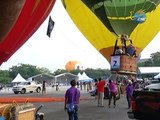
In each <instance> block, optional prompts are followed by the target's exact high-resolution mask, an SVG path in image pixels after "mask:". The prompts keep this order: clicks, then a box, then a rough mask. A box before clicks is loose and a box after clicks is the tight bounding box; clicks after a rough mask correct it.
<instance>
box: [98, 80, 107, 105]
mask: <svg viewBox="0 0 160 120" xmlns="http://www.w3.org/2000/svg"><path fill="white" fill-rule="evenodd" d="M105 84H106V81H105V80H102V79H101V78H99V80H98V84H97V89H98V101H97V102H98V107H104V105H103V98H104V86H105Z"/></svg>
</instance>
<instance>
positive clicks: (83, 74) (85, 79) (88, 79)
mask: <svg viewBox="0 0 160 120" xmlns="http://www.w3.org/2000/svg"><path fill="white" fill-rule="evenodd" d="M78 77H79V81H82V82H91V81H93V79H92V78H90V77H88V76H87V75H86V73H85V72H83V73H82V75H81V74H78Z"/></svg>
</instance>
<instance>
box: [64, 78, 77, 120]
mask: <svg viewBox="0 0 160 120" xmlns="http://www.w3.org/2000/svg"><path fill="white" fill-rule="evenodd" d="M70 84H71V87H70V88H69V89H67V91H66V93H65V103H64V110H65V111H66V110H67V105H69V104H74V111H73V112H70V111H67V112H68V116H69V120H78V106H79V98H80V91H79V90H78V89H77V88H76V87H75V86H76V81H75V80H72V81H71V82H70Z"/></svg>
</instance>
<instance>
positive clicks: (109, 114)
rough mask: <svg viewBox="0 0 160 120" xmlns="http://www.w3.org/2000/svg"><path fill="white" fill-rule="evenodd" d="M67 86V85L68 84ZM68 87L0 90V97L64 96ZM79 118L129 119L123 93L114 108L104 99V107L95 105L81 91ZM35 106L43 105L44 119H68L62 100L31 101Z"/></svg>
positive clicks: (97, 119) (86, 119) (91, 98)
mask: <svg viewBox="0 0 160 120" xmlns="http://www.w3.org/2000/svg"><path fill="white" fill-rule="evenodd" d="M68 87H69V86H68ZM68 87H60V90H59V91H56V90H55V88H51V87H48V88H47V93H46V94H45V95H42V94H41V93H26V94H14V93H13V92H12V91H11V90H8V89H6V90H2V91H0V96H1V97H17V96H18V97H20V96H21V97H58V98H64V94H65V91H66V89H67V88H68ZM81 98H83V99H82V100H81V101H80V107H79V120H130V119H129V118H128V117H127V111H128V109H127V102H126V98H125V95H121V98H120V100H118V101H117V103H116V104H117V105H116V108H113V106H111V108H108V100H106V99H105V100H104V107H97V101H96V100H95V98H94V97H91V96H90V95H89V93H88V92H86V91H84V90H83V91H81ZM33 104H34V105H35V107H36V108H38V106H40V105H43V107H42V109H41V110H40V112H43V113H44V114H45V120H68V116H67V113H66V112H65V111H64V109H63V108H64V102H44V103H40V102H37V103H33Z"/></svg>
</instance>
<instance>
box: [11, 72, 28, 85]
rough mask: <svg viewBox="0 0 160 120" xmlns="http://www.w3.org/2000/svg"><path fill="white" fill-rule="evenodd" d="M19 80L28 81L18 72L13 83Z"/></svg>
mask: <svg viewBox="0 0 160 120" xmlns="http://www.w3.org/2000/svg"><path fill="white" fill-rule="evenodd" d="M18 82H27V81H26V80H25V79H24V78H23V77H22V76H21V75H20V74H19V73H18V74H17V76H16V77H15V78H14V80H13V81H12V83H18Z"/></svg>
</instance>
